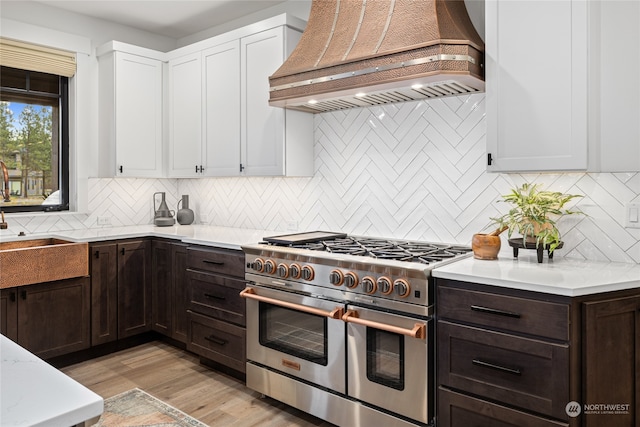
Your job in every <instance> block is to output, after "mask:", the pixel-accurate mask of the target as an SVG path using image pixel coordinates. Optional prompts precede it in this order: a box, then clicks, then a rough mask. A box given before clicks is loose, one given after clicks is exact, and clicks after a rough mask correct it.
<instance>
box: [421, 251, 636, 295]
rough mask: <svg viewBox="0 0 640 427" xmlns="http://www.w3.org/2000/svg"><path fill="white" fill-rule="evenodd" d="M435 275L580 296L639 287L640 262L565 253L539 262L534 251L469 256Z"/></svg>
mask: <svg viewBox="0 0 640 427" xmlns="http://www.w3.org/2000/svg"><path fill="white" fill-rule="evenodd" d="M433 276H434V277H436V278H438V277H439V278H443V279H452V280H460V281H464V282H473V283H479V284H483V285H493V286H500V287H504V288H511V289H521V290H526V291H535V292H544V293H548V294H554V295H565V296H570V297H574V296H581V295H589V294H597V293H602V292H610V291H619V290H624V289H633V288H640V264H631V263H617V262H596V261H583V260H575V259H569V258H562V257H554V258H553V259H552V260H549V259H547V256H546V254H545V257H544V261H543V262H542V263H540V264H539V263H538V261H537V259H536V256H535V252H533V251H532V252H531V253H526V252H525V253H523V251H521V252H520V255H519V257H518V258H513V257H510V256H506V255H503V253H500V255H499V258H498V260H491V261H487V260H479V259H475V258H466V259H463V260H461V261H457V262H454V263H451V264H448V265H445V266H443V267H439V268H436V269H434V270H433Z"/></svg>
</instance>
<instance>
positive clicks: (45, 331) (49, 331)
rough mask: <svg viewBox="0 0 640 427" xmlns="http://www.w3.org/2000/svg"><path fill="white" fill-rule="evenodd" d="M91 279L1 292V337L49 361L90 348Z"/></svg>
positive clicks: (76, 279) (82, 278)
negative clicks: (5, 337) (52, 358)
mask: <svg viewBox="0 0 640 427" xmlns="http://www.w3.org/2000/svg"><path fill="white" fill-rule="evenodd" d="M90 286H91V284H90V281H89V278H88V277H79V278H75V279H66V280H60V281H55V282H47V283H40V284H36V285H28V286H20V287H17V288H11V289H5V290H3V291H2V293H1V296H2V298H1V299H2V306H1V308H2V333H3V335H5V336H7V337H8V338H10V339H12V340H14V341H15V342H17V343H18V344H20V345H21V346H22V347H24V348H26V349H27V350H29V351H30V352H32V353H34V354H36V355H37V356H39V357H41V358H43V359H48V358H51V357H55V356H60V355H63V354H68V353H72V352H74V351H78V350H84V349H87V348H89V347H90V345H91V339H90V324H91V319H90V312H91V310H90V306H89V305H90V299H91V295H90V293H91V287H90Z"/></svg>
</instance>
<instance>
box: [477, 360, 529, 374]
mask: <svg viewBox="0 0 640 427" xmlns="http://www.w3.org/2000/svg"><path fill="white" fill-rule="evenodd" d="M471 363H473V364H474V365H476V366H482V367H484V368H491V369H495V370H496V371H501V372H506V373H509V374H513V375H522V371H520V369H518V368H508V367H506V366H500V365H496V364H495V363H491V362H486V361H484V360H480V359H473V360H472V361H471Z"/></svg>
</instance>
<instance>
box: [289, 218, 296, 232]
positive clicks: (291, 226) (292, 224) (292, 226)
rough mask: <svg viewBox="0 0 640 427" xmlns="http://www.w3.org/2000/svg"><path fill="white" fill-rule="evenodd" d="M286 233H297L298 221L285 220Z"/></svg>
mask: <svg viewBox="0 0 640 427" xmlns="http://www.w3.org/2000/svg"><path fill="white" fill-rule="evenodd" d="M287 231H298V221H296V220H293V219H290V220H287Z"/></svg>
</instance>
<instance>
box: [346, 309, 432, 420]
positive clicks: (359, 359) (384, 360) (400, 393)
mask: <svg viewBox="0 0 640 427" xmlns="http://www.w3.org/2000/svg"><path fill="white" fill-rule="evenodd" d="M342 318H343V320H344V321H345V322H347V353H348V355H349V356H348V359H347V372H348V375H349V376H348V381H347V390H348V393H347V394H348V395H349V396H351V397H354V398H356V399H358V400H361V401H363V402H366V403H370V404H372V405H375V406H378V407H380V408H383V409H386V410H389V411H392V412H395V413H397V414H400V415H403V416H405V417H408V418H411V419H414V420H417V421H420V422H423V423H428V422H429V420H430V419H431V418H432V411H433V402H432V401H431V398H432V391H431V390H432V385H433V381H432V380H431V381H430V376H432V375H433V370H432V369H430V368H429V367H430V363H431V361H430V357H431V356H430V355H431V354H433V353H432V352H430V351H429V346H432V345H433V344H432V332H431V331H430V329H431V325H430V323H431V322H432V321H431V320H424V319H416V318H411V317H407V316H401V315H397V314H391V313H387V312H382V311H378V310H372V309H368V308H362V307H358V306H353V305H348V306H347V312H346V313H345V315H344V316H343V317H342Z"/></svg>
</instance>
